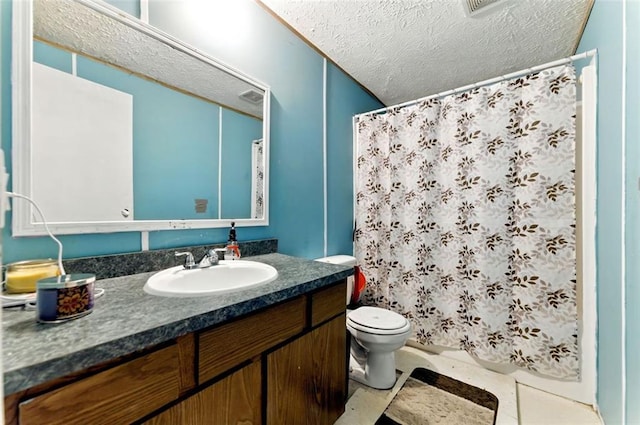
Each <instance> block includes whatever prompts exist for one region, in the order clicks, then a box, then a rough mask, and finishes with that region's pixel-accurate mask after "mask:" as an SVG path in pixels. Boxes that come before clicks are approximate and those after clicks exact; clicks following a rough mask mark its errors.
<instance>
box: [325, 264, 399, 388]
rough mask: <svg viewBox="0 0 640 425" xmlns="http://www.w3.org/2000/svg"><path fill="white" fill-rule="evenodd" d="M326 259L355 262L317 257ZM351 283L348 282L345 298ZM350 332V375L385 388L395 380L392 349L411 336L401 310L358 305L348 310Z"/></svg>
mask: <svg viewBox="0 0 640 425" xmlns="http://www.w3.org/2000/svg"><path fill="white" fill-rule="evenodd" d="M317 261H322V262H325V263H333V264H341V265H345V266H355V264H356V259H355V258H354V257H352V256H349V255H335V256H331V257H324V258H319V259H318V260H317ZM352 288H353V283H348V287H347V302H348V301H349V300H350V298H351V291H352ZM347 329H348V330H349V332H350V333H351V360H350V361H349V377H350V378H352V379H354V380H356V381H358V382H360V383H362V384H364V385H367V386H369V387H372V388H377V389H388V388H391V387H393V385H394V384H395V382H396V361H395V354H394V353H395V351H396V350H397V349H399V348H400V347H402V346H403V345H404V344H405V343H406V342H407V339H409V337H410V336H411V323H409V321H408V320H407V319H406V318H405V317H403V316H401V315H400V314H398V313H396V312H393V311H391V310H386V309H384V308H379V307H360V308H358V309H355V310H348V311H347Z"/></svg>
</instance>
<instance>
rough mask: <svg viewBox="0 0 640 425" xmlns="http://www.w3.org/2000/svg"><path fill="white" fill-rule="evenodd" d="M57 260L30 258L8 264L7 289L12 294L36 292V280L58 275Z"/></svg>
mask: <svg viewBox="0 0 640 425" xmlns="http://www.w3.org/2000/svg"><path fill="white" fill-rule="evenodd" d="M59 274H60V269H59V268H58V263H57V262H56V261H55V260H52V259H47V260H28V261H19V262H17V263H12V264H9V265H7V274H6V283H5V289H6V290H7V292H8V293H10V294H20V293H25V292H35V291H36V282H38V280H40V279H43V278H45V277H53V276H58V275H59Z"/></svg>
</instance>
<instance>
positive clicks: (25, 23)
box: [11, 0, 271, 236]
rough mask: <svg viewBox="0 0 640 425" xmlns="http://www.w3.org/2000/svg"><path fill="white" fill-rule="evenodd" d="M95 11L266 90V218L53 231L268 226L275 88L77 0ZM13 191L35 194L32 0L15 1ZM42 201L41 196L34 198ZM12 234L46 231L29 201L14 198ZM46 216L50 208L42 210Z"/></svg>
mask: <svg viewBox="0 0 640 425" xmlns="http://www.w3.org/2000/svg"><path fill="white" fill-rule="evenodd" d="M74 1H76V2H79V3H81V4H83V5H85V6H87V7H90V8H92V9H94V10H95V11H97V12H99V13H101V14H103V15H105V16H107V17H109V18H112V19H115V20H117V21H119V22H121V23H123V24H125V25H128V26H130V27H132V28H134V29H136V30H138V31H140V32H142V33H144V34H146V35H148V36H150V37H153V38H155V39H157V40H159V41H161V42H163V43H165V44H167V45H169V46H170V47H172V48H174V49H177V50H180V51H182V52H184V53H185V54H188V55H190V56H192V57H194V58H196V59H198V60H200V61H203V62H205V63H208V64H210V65H211V66H215V67H217V68H219V69H222V70H223V71H225V72H227V73H229V74H231V75H233V76H235V77H237V78H240V79H242V80H244V81H246V82H248V83H249V84H252V85H254V86H256V87H258V88H260V89H261V90H264V98H263V117H262V134H263V140H264V147H265V150H264V162H265V170H264V203H263V205H264V207H263V208H264V215H263V217H262V218H238V219H236V218H229V219H226V218H225V219H222V218H219V219H188V220H180V219H178V220H135V219H134V220H130V221H82V222H48V221H47V224H48V226H49V229H50V230H51V232H53V233H55V234H59V235H64V234H86V233H112V232H138V231H142V232H144V231H155V230H177V229H180V230H184V229H204V228H220V227H228V226H229V222H231V221H235V223H236V226H239V227H247V226H267V225H269V163H270V161H269V151H270V149H269V145H270V143H269V138H270V137H269V133H270V131H269V128H270V126H269V124H270V110H271V108H270V100H271V90H270V88H269V86H267V85H265V84H263V83H261V82H259V81H256V80H255V79H253V78H251V77H249V76H247V75H245V74H243V73H241V72H240V71H237V70H235V69H233V68H232V67H230V66H228V65H226V64H224V63H222V62H220V61H219V60H217V59H215V58H213V57H210V56H207V55H205V54H203V53H201V52H199V51H197V50H195V49H194V48H192V47H191V46H189V45H187V44H185V43H184V42H182V41H180V40H178V39H176V38H174V37H172V36H170V35H169V34H166V33H164V32H163V31H161V30H159V29H158V28H155V27H153V26H151V25H149V24H147V23H145V22H143V21H141V20H139V19H137V18H135V17H133V16H130V15H128V14H125V13H123V12H121V11H120V10H119V9H117V8H115V7H113V6H111V5H109V4H107V3H103V2H101V3H97V2H94V1H92V0H74ZM12 8H13V12H12V13H13V16H12V49H13V51H12V67H11V72H12V115H13V116H12V144H11V150H12V186H13V188H12V190H13V192H16V193H19V194H22V195H25V196H28V197H31V194H32V191H31V99H32V96H31V93H32V81H31V73H32V61H33V1H32V0H13V2H12ZM35 201H36V202H38V200H37V199H35ZM12 207H13V212H12V218H13V225H12V236H41V235H46V234H47V233H46V229H45V226H44V225H43V224H42V222H33V220H32V217H33V213H34V211H33V208H32V206H31V204H30V203H27V202H13V204H12ZM43 212H44V214H45V218H46V211H43Z"/></svg>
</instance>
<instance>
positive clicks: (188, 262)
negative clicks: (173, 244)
mask: <svg viewBox="0 0 640 425" xmlns="http://www.w3.org/2000/svg"><path fill="white" fill-rule="evenodd" d="M175 256H176V257H184V256H186V257H187V258H185V259H184V268H185V269H188V270H191V269H195V268H197V267H198V266H197V265H196V262H195V261H194V259H193V254H192V253H190V252H189V251H185V252H176V253H175Z"/></svg>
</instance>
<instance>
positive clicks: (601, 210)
mask: <svg viewBox="0 0 640 425" xmlns="http://www.w3.org/2000/svg"><path fill="white" fill-rule="evenodd" d="M625 7H626V8H627V11H626V20H627V29H626V34H625V33H624V32H623V20H624V16H625V14H624V8H625ZM639 12H640V4H639V3H637V2H634V1H631V0H596V1H595V4H594V8H593V11H592V12H591V15H590V17H589V21H588V23H587V26H586V28H585V32H584V34H583V36H582V40H581V42H580V45H579V47H578V51H585V50H590V49H594V48H597V49H598V55H599V60H598V145H597V149H598V157H597V161H598V169H597V174H598V175H597V181H598V187H597V190H598V203H597V223H598V224H597V226H598V227H597V288H598V404H599V408H600V411H601V413H602V416H603V418H604V419H605V422H606V423H607V424H618V423H623V421H624V415H625V412H626V415H627V416H626V423H630V424H631V423H640V410H639V407H638V400H640V363H639V360H638V359H639V356H638V353H639V352H640V311H639V309H638V308H637V305H638V303H639V302H640V287H639V285H638V281H639V279H638V278H639V277H640V268H639V267H638V258H639V256H640V249H639V245H638V243H639V240H640V238H639V236H640V234H639V230H640V226H639V220H640V208H639V207H640V203H639V201H640V200H639V199H638V186H637V184H638V171H639V167H638V162H639V158H640V149H639V146H638V140H639V136H640V129H639V127H638V125H639V124H638V123H639V120H638V117H639V116H640V111H639V110H638V99H639V98H640V93H639V86H638V75H640V63H639V62H640V58H639V55H638V50H639V49H640V42H639V40H640V33H639V32H638V28H639V27H640V13H639ZM624 40H626V52H625V48H624V44H623V41H624ZM625 53H626V56H627V68H626V72H627V75H628V77H627V78H626V79H623V78H622V74H623V57H624V55H625ZM625 92H626V94H625ZM623 104H624V105H625V108H626V112H625V114H624V116H625V118H626V123H625V125H624V130H625V132H626V134H623V119H622V117H623ZM623 181H624V186H623V183H622V182H623ZM625 190H626V193H625ZM623 246H624V248H623ZM625 292H626V293H625ZM625 307H626V318H625V317H623V316H624V315H623V312H624V309H625ZM623 323H626V335H625V333H624V326H623ZM625 344H626V350H625ZM625 363H626V364H625ZM625 368H626V376H624V372H625ZM625 379H626V386H625ZM625 390H626V405H625V402H624V400H625V397H624V391H625Z"/></svg>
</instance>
